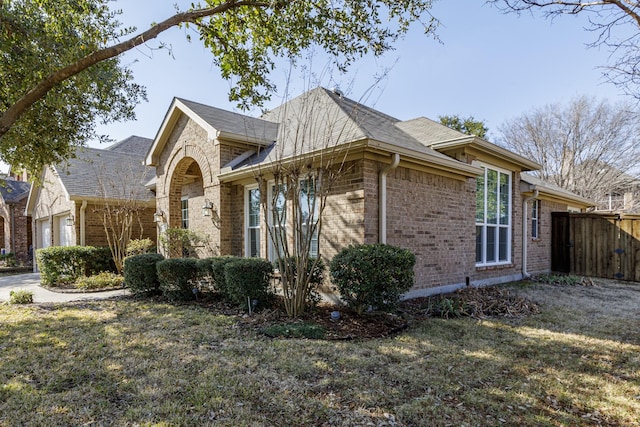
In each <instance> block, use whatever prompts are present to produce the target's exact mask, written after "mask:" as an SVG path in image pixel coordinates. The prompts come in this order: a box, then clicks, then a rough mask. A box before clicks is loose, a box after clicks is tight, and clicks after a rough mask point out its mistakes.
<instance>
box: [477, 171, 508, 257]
mask: <svg viewBox="0 0 640 427" xmlns="http://www.w3.org/2000/svg"><path fill="white" fill-rule="evenodd" d="M480 167H482V168H483V170H484V177H483V180H484V190H483V193H484V194H483V195H484V198H483V219H482V221H478V218H477V213H478V205H477V199H476V267H485V266H498V265H508V264H511V253H512V243H511V236H512V224H513V200H512V196H511V194H512V188H513V173H512V172H511V171H509V170H506V169H502V168H499V167H496V166H493V165H489V164H480ZM489 171H495V172H497V189H496V200H497V203H496V212H495V214H496V217H495V223H492V222H489V221H488V215H487V214H488V210H487V208H488V203H487V199H488V191H487V184H488V179H487V178H488V173H489ZM501 175H505V176H507V177H508V179H509V182H508V190H507V191H508V197H507V205H508V208H507V212H506V213H507V221H506V223H505V224H502V223H501V217H500V206H501V204H502V200H501V199H502V197H501V196H502V193H501V191H500V190H501V189H500V187H501V185H500V177H501ZM476 183H477V180H476ZM476 191H477V184H476ZM478 230H479V231H480V234H478ZM501 230H504V231H506V236H505V238H506V242H505V243H506V248H505V249H506V254H505V257H504V258H503V259H500V241H501V240H500V231H501ZM488 231H490V232H492V233H494V242H495V243H494V248H493V256H487V255H488V250H487V249H488V241H487V240H488V239H487V236H488V234H489V233H488ZM478 239H480V242H479V243H480V247H481V254H480V255H481V256H480V257H479V258H480V259H478Z"/></svg>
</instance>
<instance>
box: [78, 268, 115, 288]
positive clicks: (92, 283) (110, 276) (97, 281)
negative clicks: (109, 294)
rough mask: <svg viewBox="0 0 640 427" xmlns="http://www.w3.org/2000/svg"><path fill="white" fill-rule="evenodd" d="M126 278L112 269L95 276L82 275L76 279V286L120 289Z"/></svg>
mask: <svg viewBox="0 0 640 427" xmlns="http://www.w3.org/2000/svg"><path fill="white" fill-rule="evenodd" d="M123 281H124V278H123V277H122V276H121V275H119V274H116V273H112V272H110V271H103V272H101V273H98V274H96V275H93V276H88V277H80V278H79V279H78V280H76V284H75V286H76V288H78V289H82V290H92V289H108V288H114V289H119V288H121V287H122V284H123Z"/></svg>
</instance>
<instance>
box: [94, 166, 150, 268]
mask: <svg viewBox="0 0 640 427" xmlns="http://www.w3.org/2000/svg"><path fill="white" fill-rule="evenodd" d="M96 163H98V162H96ZM87 168H93V170H94V172H95V179H96V182H97V184H98V194H97V196H98V201H97V203H96V206H95V208H93V213H94V214H97V215H99V216H101V217H102V226H103V228H104V232H105V236H106V238H107V243H108V245H109V249H110V250H111V256H112V258H113V262H114V264H115V266H116V269H117V271H118V274H122V271H123V268H124V258H125V257H126V255H127V246H128V245H129V242H130V241H131V240H132V239H142V238H143V237H144V224H143V222H142V217H143V216H144V215H152V213H151V209H150V206H149V200H150V199H151V198H152V194H151V193H150V191H149V190H147V189H146V188H145V187H144V183H145V182H147V181H148V180H149V179H150V177H151V176H152V174H153V171H152V169H151V168H149V167H146V166H144V167H142V166H141V165H140V160H139V159H138V160H136V158H130V159H129V160H128V161H122V162H119V163H115V164H114V163H111V164H108V165H106V164H104V163H102V162H100V165H96V164H95V163H88V164H87ZM107 168H108V169H109V170H108V171H107V170H106V169H107Z"/></svg>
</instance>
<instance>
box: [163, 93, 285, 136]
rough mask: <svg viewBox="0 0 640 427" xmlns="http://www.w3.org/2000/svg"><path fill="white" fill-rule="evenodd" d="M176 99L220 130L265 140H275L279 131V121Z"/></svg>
mask: <svg viewBox="0 0 640 427" xmlns="http://www.w3.org/2000/svg"><path fill="white" fill-rule="evenodd" d="M176 99H178V100H179V101H180V102H182V103H183V104H184V105H186V106H187V107H188V108H189V109H190V110H191V111H193V112H194V113H195V114H196V115H197V116H199V117H200V118H201V119H203V120H204V121H205V122H207V123H208V124H209V125H210V126H211V127H213V128H214V129H216V130H218V131H220V132H225V133H228V134H233V135H239V136H247V137H252V138H257V139H259V140H264V141H275V139H276V135H277V132H278V125H277V123H272V122H269V121H267V120H263V119H261V118H255V117H250V116H245V115H244V114H240V113H234V112H232V111H227V110H223V109H221V108H216V107H211V106H210V105H205V104H200V103H199V102H194V101H189V100H187V99H182V98H176Z"/></svg>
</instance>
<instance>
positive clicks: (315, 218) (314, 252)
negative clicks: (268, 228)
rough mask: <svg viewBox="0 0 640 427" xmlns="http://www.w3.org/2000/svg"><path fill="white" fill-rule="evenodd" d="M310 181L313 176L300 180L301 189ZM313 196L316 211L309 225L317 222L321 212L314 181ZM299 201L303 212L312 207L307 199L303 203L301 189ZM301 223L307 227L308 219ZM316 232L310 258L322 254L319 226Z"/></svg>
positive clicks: (312, 241)
mask: <svg viewBox="0 0 640 427" xmlns="http://www.w3.org/2000/svg"><path fill="white" fill-rule="evenodd" d="M308 181H313V179H312V178H306V179H302V180H300V183H299V185H298V187H299V188H300V190H302V186H303V185H308V184H306V182H308ZM313 196H314V198H315V201H314V202H313V208H314V212H313V216H311V220H310V221H309V225H311V223H312V222H313V223H317V222H318V219H319V214H318V209H319V206H318V198H317V197H316V188H315V183H314V187H313ZM298 202H299V204H300V209H301V211H302V212H303V213H306V212H307V211H308V210H309V209H307V208H310V206H309V204H310V202H309V201H306V202H305V204H303V201H302V191H299V194H298ZM301 225H302V227H306V225H307V221H306V220H304V222H303V223H302V224H301ZM314 234H315V235H314V236H313V237H312V240H311V248H310V250H309V257H310V258H317V257H318V256H319V255H320V238H319V235H318V228H317V227H316V229H315V233H314Z"/></svg>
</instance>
